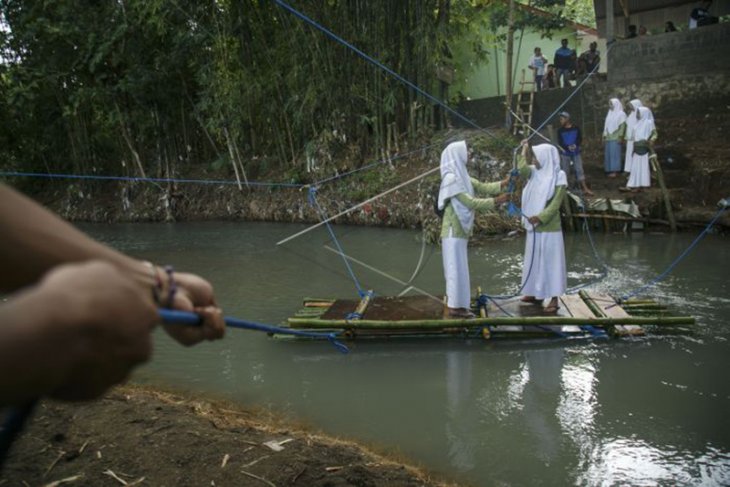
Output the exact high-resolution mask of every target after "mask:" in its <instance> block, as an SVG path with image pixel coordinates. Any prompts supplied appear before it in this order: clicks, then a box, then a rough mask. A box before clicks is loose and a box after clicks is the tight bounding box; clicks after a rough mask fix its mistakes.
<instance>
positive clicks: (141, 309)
mask: <svg viewBox="0 0 730 487" xmlns="http://www.w3.org/2000/svg"><path fill="white" fill-rule="evenodd" d="M34 294H35V296H37V297H38V298H39V299H38V301H39V304H38V307H46V308H47V309H48V312H49V313H50V314H49V315H48V316H52V317H53V318H54V319H53V320H52V321H49V320H48V319H45V320H42V321H43V322H44V323H45V326H44V328H43V335H44V336H42V337H40V338H42V339H45V340H46V341H47V342H50V343H53V345H54V347H55V349H56V351H57V353H58V356H56V357H44V359H45V363H46V365H47V368H48V370H47V374H49V375H54V376H55V377H56V383H55V384H52V389H51V390H50V391H46V392H50V394H51V395H52V396H53V397H56V398H59V399H65V400H86V399H92V398H94V397H97V396H99V395H100V394H102V393H103V392H104V391H105V390H106V389H108V388H109V387H111V386H112V385H114V384H118V383H120V382H122V381H124V380H125V379H126V377H127V376H128V375H129V372H130V371H131V370H132V368H133V367H135V366H136V365H138V364H141V363H143V362H146V361H147V360H148V359H149V358H150V355H151V354H152V338H151V331H152V329H153V328H154V326H155V325H156V324H157V322H158V321H159V316H158V314H157V309H156V307H155V306H154V303H153V300H152V294H151V293H150V292H149V290H147V289H144V288H143V287H140V286H139V284H138V283H137V282H136V281H134V280H133V279H132V278H131V277H130V276H128V275H127V274H125V273H123V272H120V271H119V270H118V269H117V268H116V267H114V266H112V265H111V264H108V263H105V262H101V261H90V262H87V263H83V264H70V265H63V266H59V267H57V268H55V269H53V270H51V271H50V272H49V273H48V274H47V275H46V276H45V277H44V278H43V280H42V281H41V283H40V284H39V286H38V288H37V290H35V291H34ZM41 343H42V342H41ZM40 365H41V366H43V364H40ZM38 392H39V393H40V392H42V391H38Z"/></svg>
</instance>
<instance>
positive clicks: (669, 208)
mask: <svg viewBox="0 0 730 487" xmlns="http://www.w3.org/2000/svg"><path fill="white" fill-rule="evenodd" d="M649 160H650V161H652V165H653V166H654V170H655V171H656V179H657V182H658V183H659V188H660V189H661V190H662V198H664V207H665V208H666V210H667V219H668V220H669V227H670V228H671V229H672V232H676V231H677V222H676V220H675V219H674V212H673V211H672V200H671V199H670V198H669V191H668V190H667V185H666V184H664V173H663V172H662V166H661V164H659V159H657V157H656V153H654V154H652V156H650V157H649Z"/></svg>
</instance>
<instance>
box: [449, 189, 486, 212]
mask: <svg viewBox="0 0 730 487" xmlns="http://www.w3.org/2000/svg"><path fill="white" fill-rule="evenodd" d="M456 199H458V200H459V202H460V203H461V204H463V205H464V206H466V207H467V208H469V209H470V210H474V211H490V210H493V209H494V207H495V205H494V199H492V198H473V197H471V196H469V195H468V194H466V193H459V194H458V195H456Z"/></svg>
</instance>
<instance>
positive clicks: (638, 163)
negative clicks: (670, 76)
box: [626, 107, 655, 188]
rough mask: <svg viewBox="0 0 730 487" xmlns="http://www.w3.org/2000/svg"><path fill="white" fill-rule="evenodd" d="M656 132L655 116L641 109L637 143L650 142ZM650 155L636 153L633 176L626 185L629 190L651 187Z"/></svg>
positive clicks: (636, 130)
mask: <svg viewBox="0 0 730 487" xmlns="http://www.w3.org/2000/svg"><path fill="white" fill-rule="evenodd" d="M654 130H655V125H654V115H653V114H652V113H651V110H649V109H648V108H647V107H640V108H639V121H638V122H637V123H636V127H634V140H635V141H648V140H649V138H650V137H651V136H652V134H653V133H654ZM649 155H650V154H644V155H643V156H641V155H639V154H636V153H634V156H633V160H632V163H631V176H629V182H628V183H626V187H628V188H648V187H650V186H651V167H650V166H649Z"/></svg>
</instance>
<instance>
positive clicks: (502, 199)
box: [494, 193, 509, 205]
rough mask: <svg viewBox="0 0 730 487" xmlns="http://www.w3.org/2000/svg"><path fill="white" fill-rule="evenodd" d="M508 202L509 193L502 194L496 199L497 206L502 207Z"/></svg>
mask: <svg viewBox="0 0 730 487" xmlns="http://www.w3.org/2000/svg"><path fill="white" fill-rule="evenodd" d="M507 201H509V195H508V194H507V193H502V194H500V195H497V196H495V197H494V204H495V205H502V204H504V203H507Z"/></svg>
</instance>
